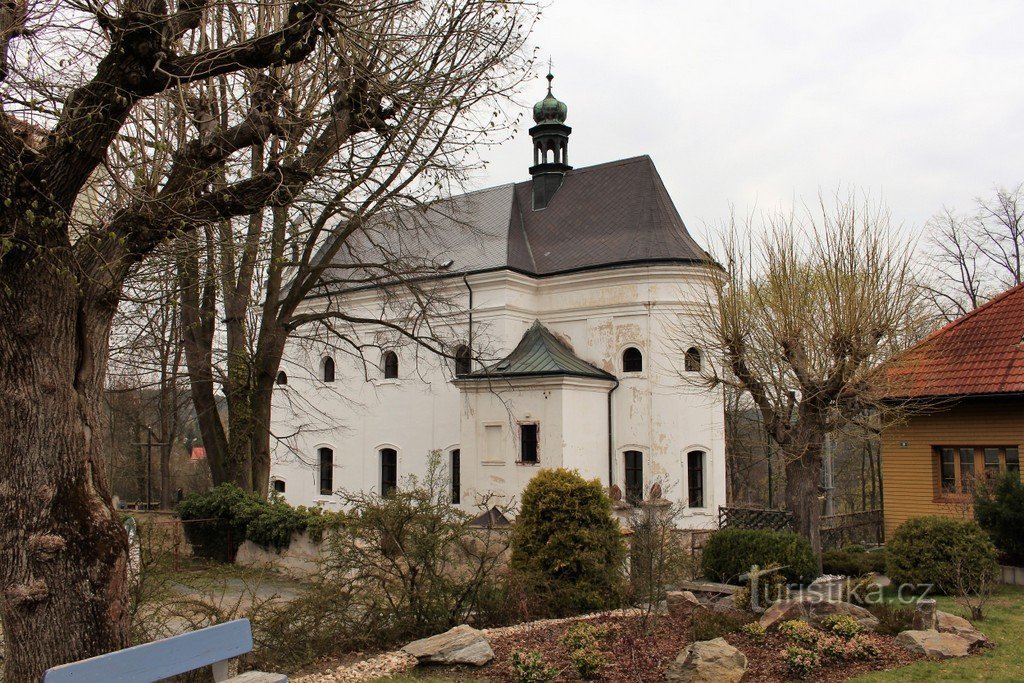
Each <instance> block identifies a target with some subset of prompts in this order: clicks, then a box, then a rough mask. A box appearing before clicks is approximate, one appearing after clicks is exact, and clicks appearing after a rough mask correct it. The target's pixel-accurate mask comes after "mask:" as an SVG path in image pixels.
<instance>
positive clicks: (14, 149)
mask: <svg viewBox="0 0 1024 683" xmlns="http://www.w3.org/2000/svg"><path fill="white" fill-rule="evenodd" d="M466 4H467V3H458V2H445V1H442V2H417V1H415V0H412V1H403V0H357V1H356V2H350V3H335V2H331V1H329V0H301V1H296V2H294V3H282V4H275V3H267V2H262V1H259V2H252V3H248V4H246V3H236V2H205V1H204V0H181V1H180V2H179V3H177V4H176V5H174V6H171V7H169V6H168V5H167V4H166V3H163V2H152V1H151V0H108V1H100V2H79V1H78V0H72V1H70V2H55V1H53V0H40V1H39V2H35V3H19V2H13V3H7V4H5V5H3V7H0V106H2V107H3V112H2V113H0V197H3V201H2V203H0V367H3V368H4V372H3V373H0V482H3V483H2V485H0V520H2V521H0V544H2V546H3V551H2V553H0V589H2V591H3V598H2V600H0V615H2V619H3V631H4V633H5V636H6V643H7V648H6V657H5V659H4V667H5V680H9V681H27V680H38V679H39V678H40V676H41V674H42V672H43V671H44V670H45V669H46V668H48V667H50V666H52V665H54V664H58V663H62V662H67V661H71V660H77V659H82V658H85V657H89V656H92V655H96V654H100V653H102V652H106V651H109V650H112V649H117V648H120V647H124V646H125V645H126V644H127V638H128V628H127V626H128V623H127V618H128V609H127V606H128V591H127V584H126V579H125V561H126V549H127V538H126V534H125V532H124V529H123V528H122V527H121V525H120V523H119V520H118V518H117V516H116V515H115V514H114V513H113V510H112V509H111V505H110V495H109V491H108V488H107V484H106V481H105V477H104V466H103V465H104V463H103V457H102V439H103V437H104V434H105V430H104V425H103V392H104V384H105V377H106V369H107V343H108V337H109V334H110V331H111V325H112V320H113V317H114V314H115V310H116V308H117V305H118V302H119V300H120V298H121V293H122V290H123V287H124V285H125V283H126V281H127V280H128V279H129V277H130V276H131V274H132V273H133V272H134V271H135V269H136V268H137V267H138V265H139V264H140V263H142V262H143V261H144V260H145V259H146V258H147V257H148V256H149V255H150V254H152V253H153V252H154V250H156V249H157V248H158V246H159V245H161V244H163V243H166V242H168V241H173V240H175V239H177V238H181V237H183V236H184V237H186V239H188V236H189V235H193V236H194V235H196V234H197V230H198V231H200V232H201V233H203V235H204V236H205V235H206V234H207V233H208V232H211V231H214V230H217V229H218V226H220V225H221V224H222V223H223V222H224V221H230V220H232V219H234V218H236V217H239V216H249V215H252V214H256V213H260V212H261V211H262V210H263V209H264V208H265V207H268V206H289V205H292V204H293V203H294V202H295V200H296V198H298V197H300V196H303V195H309V196H313V197H318V198H322V199H321V201H323V202H324V206H327V207H329V208H330V211H329V212H327V214H325V216H324V218H323V220H322V221H320V222H319V223H317V224H316V225H318V226H319V228H320V229H321V230H323V229H324V228H326V227H327V226H328V219H329V218H330V217H333V216H342V217H344V218H345V225H346V226H347V227H346V228H345V229H348V230H354V229H356V228H357V227H358V225H359V217H360V216H361V214H362V213H363V212H364V211H365V210H364V209H363V208H362V207H364V205H365V204H366V203H367V201H372V197H373V196H375V188H377V187H379V186H380V184H381V183H382V182H383V181H386V180H387V179H388V178H390V177H392V175H393V172H394V168H395V164H396V163H397V162H399V161H402V160H403V159H404V157H403V155H402V154H401V153H400V152H399V151H395V150H396V147H395V146H394V144H393V143H394V141H395V140H401V139H407V138H408V136H409V135H414V134H415V131H416V130H417V128H416V121H417V120H419V119H418V118H417V116H418V115H417V114H415V113H412V112H415V111H416V110H417V109H418V108H419V107H420V106H421V105H422V103H423V102H424V101H426V100H428V99H429V98H431V97H434V96H436V95H439V94H442V93H443V90H440V89H434V90H429V89H427V90H423V89H420V88H417V87H416V86H417V80H416V79H415V78H410V79H406V80H405V81H404V82H402V81H401V80H399V82H400V83H402V86H403V87H401V88H398V89H396V88H395V87H393V86H394V84H395V82H396V73H398V72H399V70H400V69H405V70H407V71H409V72H414V73H415V72H425V71H429V72H431V73H435V74H437V76H436V78H437V79H438V80H444V78H445V77H446V75H447V72H448V71H452V72H456V73H457V72H459V71H460V70H461V69H465V68H472V64H473V63H474V60H478V59H480V58H481V57H482V56H483V55H484V54H486V55H490V54H492V53H493V52H502V51H503V52H504V53H505V54H507V55H508V56H509V61H508V62H500V63H494V62H493V61H492V62H491V63H492V65H493V67H494V73H493V79H489V78H482V79H480V81H479V85H478V88H479V90H478V91H475V92H476V93H477V94H478V95H479V94H480V92H481V91H486V92H488V93H491V94H493V95H494V96H495V97H497V98H500V96H501V95H502V93H504V92H505V87H504V85H505V84H506V83H507V80H508V79H509V78H512V79H513V80H514V78H515V74H516V73H518V69H520V68H521V61H520V62H517V59H518V58H519V51H518V46H519V45H521V42H522V40H523V38H524V34H525V32H526V30H528V27H529V17H530V16H532V10H531V9H530V8H528V7H524V6H523V5H521V4H519V3H506V2H488V1H486V0H480V1H479V2H473V3H468V4H470V5H471V6H472V8H474V11H473V12H470V13H469V14H465V13H462V12H460V9H461V8H462V7H463V6H464V5H466ZM524 17H525V19H524ZM449 20H451V21H449ZM512 25H514V26H515V27H516V30H514V31H509V30H504V31H503V30H502V29H503V28H507V27H509V26H512ZM501 36H504V38H500V37H501ZM482 42H486V43H487V44H488V48H487V50H485V51H484V52H481V48H480V45H481V43H482ZM423 43H429V44H433V45H439V44H443V45H446V46H448V47H449V51H448V52H447V53H442V54H447V57H448V58H447V59H441V57H440V55H437V56H438V59H439V63H438V62H434V61H432V60H431V59H430V55H431V53H430V52H429V51H427V52H426V53H422V52H420V51H418V50H417V46H418V45H421V44H423ZM378 46H384V47H383V48H381V49H378ZM509 46H513V47H515V48H517V49H515V50H509V49H508V48H509ZM425 57H426V59H424V58H425ZM305 64H310V65H313V66H315V67H316V68H310V69H309V70H308V71H307V74H308V76H307V77H306V78H304V79H300V80H298V81H292V80H288V79H285V80H282V78H283V76H282V72H288V71H289V69H290V68H291V67H293V66H294V67H298V66H299V65H305ZM442 70H444V71H445V73H444V74H442V73H441V72H442ZM316 74H319V75H320V78H319V79H318V78H317V77H316ZM248 83H259V84H260V87H252V88H249V89H246V87H245V86H246V84H248ZM285 83H287V84H288V87H285V86H284V85H283V84H285ZM213 84H216V85H217V86H218V88H214V87H213ZM310 92H315V93H318V94H319V96H320V97H319V99H317V98H316V97H312V98H311V97H309V96H308V94H309V93H310ZM245 93H250V94H251V96H246V95H245ZM492 99H493V98H492ZM492 99H488V98H487V97H486V96H483V95H480V96H478V97H475V98H473V99H472V102H473V104H474V105H476V108H475V109H474V108H466V107H465V104H464V101H463V100H461V99H459V98H458V96H457V95H456V94H455V93H453V94H452V99H449V100H435V101H433V102H432V104H433V106H434V108H435V109H438V110H441V111H445V112H448V113H450V114H451V116H450V117H449V118H448V119H447V120H448V121H449V124H448V126H449V128H450V129H451V130H459V128H460V125H461V124H462V123H463V122H467V121H468V122H470V123H471V124H472V125H474V126H475V127H476V128H479V125H477V124H479V123H480V120H481V119H482V118H485V117H487V116H488V115H489V111H488V110H489V109H491V108H489V107H487V105H488V104H489V103H491V101H492ZM312 101H315V102H316V104H315V106H313V107H312V108H311V109H309V110H301V111H300V115H299V116H298V119H296V115H295V108H294V107H293V102H298V103H303V102H312ZM498 106H499V105H497V104H495V108H497V107H498ZM485 107H486V109H485ZM410 117H411V118H410ZM434 121H435V122H437V123H436V125H437V126H438V127H439V128H438V129H440V130H441V132H443V124H442V123H440V121H441V118H440V117H436V118H435V119H434ZM438 129H435V130H438ZM313 131H318V133H317V134H313ZM438 139H440V138H438ZM293 140H297V141H298V142H296V143H295V144H294V145H292V141H293ZM371 140H373V141H376V145H375V144H374V143H373V142H370V141H371ZM467 144H468V143H467ZM378 149H387V150H391V152H392V154H391V155H388V154H385V155H384V157H385V158H387V159H391V160H392V161H391V162H388V163H385V164H384V165H383V167H381V170H380V171H379V172H377V173H376V174H371V175H372V177H373V178H376V179H377V180H376V181H374V180H371V181H369V183H368V184H364V185H360V186H358V187H356V188H354V189H353V191H352V193H349V192H346V191H345V188H338V187H335V188H334V190H333V191H330V192H329V193H327V194H325V191H324V190H323V189H321V188H318V187H317V184H316V182H315V181H316V179H317V178H319V177H321V176H322V175H323V174H324V172H325V170H326V169H328V168H330V167H331V166H332V165H341V166H353V165H357V164H363V163H365V159H366V157H367V156H370V157H373V156H376V155H377V154H378V151H376V150H378ZM261 150H262V155H261V152H260V151H261ZM276 150H281V151H282V152H281V153H278V152H277V151H276ZM284 152H287V153H284ZM257 160H258V161H259V162H261V163H262V165H260V164H258V163H257ZM421 160H423V157H422V156H421ZM428 161H429V160H428ZM389 163H390V165H389ZM427 169H428V171H429V170H430V169H431V166H430V165H429V163H428V165H427ZM352 177H353V178H362V177H363V174H360V173H354V174H353V176H352ZM407 177H408V176H407ZM418 177H419V178H423V180H422V181H421V182H424V183H428V180H427V178H430V176H429V173H428V174H427V175H423V174H421V175H420V176H418ZM414 179H415V178H414ZM409 182H410V183H412V182H413V180H412V179H410V180H409ZM332 200H333V201H332ZM86 209H87V210H86ZM317 245H318V241H317V240H315V239H314V240H310V242H309V249H315V248H316V247H317ZM301 288H302V285H301V284H300V285H298V286H297V288H295V289H293V290H292V291H294V292H295V296H300V292H301ZM286 296H287V295H286ZM183 308H185V305H184V304H183ZM183 331H184V330H183ZM186 333H187V332H186ZM260 379H261V380H263V378H262V377H261V378H260Z"/></svg>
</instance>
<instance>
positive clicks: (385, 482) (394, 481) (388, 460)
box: [380, 448, 398, 496]
mask: <svg viewBox="0 0 1024 683" xmlns="http://www.w3.org/2000/svg"><path fill="white" fill-rule="evenodd" d="M397 488H398V451H396V450H395V449H394V448H382V449H380V495H382V496H386V495H388V494H390V493H391V492H392V491H394V490H395V489H397Z"/></svg>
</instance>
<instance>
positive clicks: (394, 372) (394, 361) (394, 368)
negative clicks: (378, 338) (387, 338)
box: [381, 351, 398, 379]
mask: <svg viewBox="0 0 1024 683" xmlns="http://www.w3.org/2000/svg"><path fill="white" fill-rule="evenodd" d="M381 365H382V366H383V370H384V379H398V354H397V353H395V352H394V351H385V352H384V356H383V357H382V358H381Z"/></svg>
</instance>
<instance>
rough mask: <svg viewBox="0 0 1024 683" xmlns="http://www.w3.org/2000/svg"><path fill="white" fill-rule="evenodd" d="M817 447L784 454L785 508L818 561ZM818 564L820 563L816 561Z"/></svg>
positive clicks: (819, 501) (818, 486) (819, 479)
mask: <svg viewBox="0 0 1024 683" xmlns="http://www.w3.org/2000/svg"><path fill="white" fill-rule="evenodd" d="M820 486H821V451H820V450H809V449H805V450H804V451H803V453H802V454H801V455H799V456H790V455H789V454H787V455H786V508H787V509H788V510H789V511H790V512H792V513H793V522H794V524H795V527H796V528H795V529H794V530H795V531H796V532H797V533H798V534H800V535H801V536H803V537H804V538H806V539H807V540H808V541H810V543H811V548H813V549H814V552H815V553H816V554H817V555H818V562H819V563H820V562H821V500H820V499H819V498H818V493H819V489H820ZM819 568H820V564H819Z"/></svg>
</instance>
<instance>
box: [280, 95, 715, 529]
mask: <svg viewBox="0 0 1024 683" xmlns="http://www.w3.org/2000/svg"><path fill="white" fill-rule="evenodd" d="M548 79H549V86H548V94H547V97H545V98H544V99H543V100H542V101H541V102H539V103H538V104H537V105H536V106H535V107H534V121H535V123H536V125H535V126H534V127H533V128H531V129H530V135H531V137H532V140H533V152H534V158H533V161H534V163H533V166H531V167H530V169H529V171H530V176H531V179H530V180H528V181H525V182H521V183H515V184H509V185H503V186H499V187H495V188H490V189H486V190H481V191H478V192H472V193H469V194H465V195H460V196H457V197H451V198H450V199H448V200H445V201H442V202H437V203H436V204H435V205H432V206H431V207H429V208H427V209H415V210H411V211H410V212H408V214H407V215H403V216H396V217H395V220H393V221H389V222H385V223H384V224H381V225H379V226H377V227H376V228H367V230H368V231H370V232H371V233H372V231H373V230H374V229H376V230H377V231H378V233H376V234H371V235H369V236H368V237H367V240H366V241H367V243H368V244H372V245H374V248H376V249H382V250H385V251H386V252H387V253H388V255H389V256H390V257H392V258H394V257H396V255H397V256H399V257H401V258H404V259H407V260H410V261H416V260H418V262H419V263H420V264H425V266H424V267H423V268H421V269H420V270H418V271H417V272H421V273H422V272H425V273H429V275H428V276H426V277H419V278H417V282H418V284H417V285H416V292H417V295H413V294H411V293H410V292H409V291H407V290H403V289H402V288H400V287H396V286H394V285H389V284H387V283H386V282H385V283H383V284H379V285H375V286H362V287H360V286H350V287H347V288H345V287H337V288H335V289H334V290H333V291H326V292H324V293H322V294H321V295H319V296H316V297H311V298H310V299H309V300H308V301H306V302H305V304H304V306H306V307H309V308H311V309H313V308H316V307H318V306H344V307H345V310H347V311H351V312H352V317H353V318H360V317H362V316H375V317H377V318H379V317H381V316H382V315H383V316H384V317H386V318H388V319H391V320H394V321H401V323H402V325H405V326H407V327H411V326H416V328H417V329H420V330H421V329H424V328H425V327H426V328H429V329H430V330H431V340H432V342H433V343H432V344H425V343H423V341H422V339H419V340H417V339H413V338H411V337H410V336H409V335H406V334H402V333H400V332H398V331H397V327H396V329H391V330H389V329H388V328H382V327H381V326H379V325H369V324H367V325H365V326H362V327H358V326H357V328H356V331H355V333H354V335H355V336H356V337H357V338H358V339H356V340H353V339H349V340H347V346H346V347H343V346H342V345H339V344H336V343H331V342H328V341H326V340H318V338H317V337H316V336H315V335H298V336H297V338H296V339H295V340H293V341H291V342H289V345H288V348H287V349H286V352H285V358H284V361H283V364H282V374H281V375H280V376H279V378H278V388H277V391H276V392H275V399H274V423H273V425H272V430H273V433H274V436H275V439H276V446H275V452H274V456H273V463H272V470H271V481H272V486H273V488H275V489H276V490H278V491H279V492H280V493H282V495H283V496H284V497H285V498H286V499H287V500H288V501H289V502H290V503H292V504H296V505H321V506H325V507H328V508H333V507H337V506H340V505H341V504H342V503H341V496H340V495H338V492H339V491H342V490H344V491H369V492H375V493H380V494H387V493H388V492H389V491H390V490H392V489H394V488H396V487H401V486H403V485H405V484H407V483H408V482H409V481H410V477H416V478H419V479H422V478H423V477H424V476H426V474H427V467H428V462H429V460H430V454H431V453H439V454H440V459H441V463H442V465H443V467H444V477H445V488H446V495H450V496H451V499H452V500H453V502H455V503H457V504H459V505H461V506H463V507H464V508H465V509H466V510H467V511H472V510H475V509H476V506H477V505H478V504H479V503H480V502H481V501H484V500H491V501H493V500H494V499H495V498H498V499H502V500H504V501H506V502H511V503H513V504H514V503H515V501H516V500H518V498H519V497H520V495H521V492H522V490H523V488H524V487H525V486H526V484H527V483H528V482H529V480H530V479H531V478H532V477H533V476H534V475H535V474H536V473H537V472H538V471H539V470H540V469H542V468H547V467H566V468H570V469H576V470H578V471H579V472H580V473H581V474H582V475H584V476H585V477H587V478H591V479H598V480H600V481H601V482H602V483H603V484H604V485H605V486H606V487H608V489H609V491H610V493H611V494H612V497H613V499H616V500H617V501H618V502H617V507H618V508H619V509H620V510H623V511H628V509H629V508H630V507H631V506H633V505H636V504H639V503H640V502H641V501H642V500H645V499H648V498H650V497H651V496H663V497H665V498H667V499H669V500H672V501H679V502H681V503H682V504H683V506H685V513H684V515H683V517H682V519H681V521H680V524H681V526H683V527H686V528H705V527H711V526H715V525H716V521H717V508H718V506H719V505H724V504H725V502H726V500H725V439H724V417H723V403H722V396H721V393H720V392H719V391H714V390H709V389H707V388H704V387H702V386H701V385H700V383H699V382H698V381H695V380H696V379H697V378H699V376H700V372H701V370H702V367H703V364H706V363H714V362H716V361H715V359H714V358H712V357H710V355H709V354H708V353H707V351H706V350H705V349H703V348H701V347H700V344H699V342H698V338H699V335H698V334H697V329H698V324H699V320H700V319H701V316H702V315H706V310H707V306H708V302H707V291H709V289H710V287H709V285H710V284H711V283H712V281H713V279H714V278H716V277H719V274H720V269H719V267H718V266H717V265H716V264H714V263H713V262H712V260H711V259H710V257H709V256H708V254H707V253H706V252H705V251H704V250H703V249H702V248H701V247H700V246H699V245H698V244H697V243H696V242H695V241H694V240H693V239H692V237H691V236H690V235H689V233H688V232H687V230H686V227H685V225H684V224H683V221H682V219H681V218H680V216H679V214H678V212H677V211H676V209H675V206H674V205H673V203H672V200H671V198H670V197H669V195H668V192H667V190H666V189H665V187H664V184H663V183H662V181H661V178H660V177H659V176H658V173H657V170H656V169H655V167H654V164H653V162H652V161H651V159H650V158H649V157H646V156H643V157H636V158H632V159H625V160H621V161H614V162H610V163H606V164H600V165H597V166H591V167H587V168H580V169H573V168H572V167H571V166H570V165H569V155H568V150H569V137H570V134H571V132H572V131H571V129H570V128H569V127H568V126H567V125H565V120H566V114H567V109H566V106H565V104H564V103H562V102H560V101H558V100H557V99H556V98H555V97H554V96H553V95H552V93H551V87H550V79H551V76H550V75H549V76H548ZM382 245H386V246H382ZM342 261H344V259H342ZM337 266H338V269H339V272H344V271H345V268H346V267H347V264H346V263H344V262H339V263H338V264H337ZM340 279H341V278H339V281H340ZM424 292H429V297H428V298H432V299H436V300H437V301H444V302H447V308H446V309H445V312H444V313H441V312H435V313H433V314H430V313H427V314H426V315H427V317H428V319H427V320H414V318H415V315H414V314H412V313H411V312H410V311H411V309H410V307H409V305H410V302H411V301H414V300H419V299H421V298H423V297H424V296H425V295H424V294H423V293H424ZM427 347H431V348H429V349H428V348H427ZM437 350H440V351H441V353H436V352H435V351H437Z"/></svg>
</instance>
